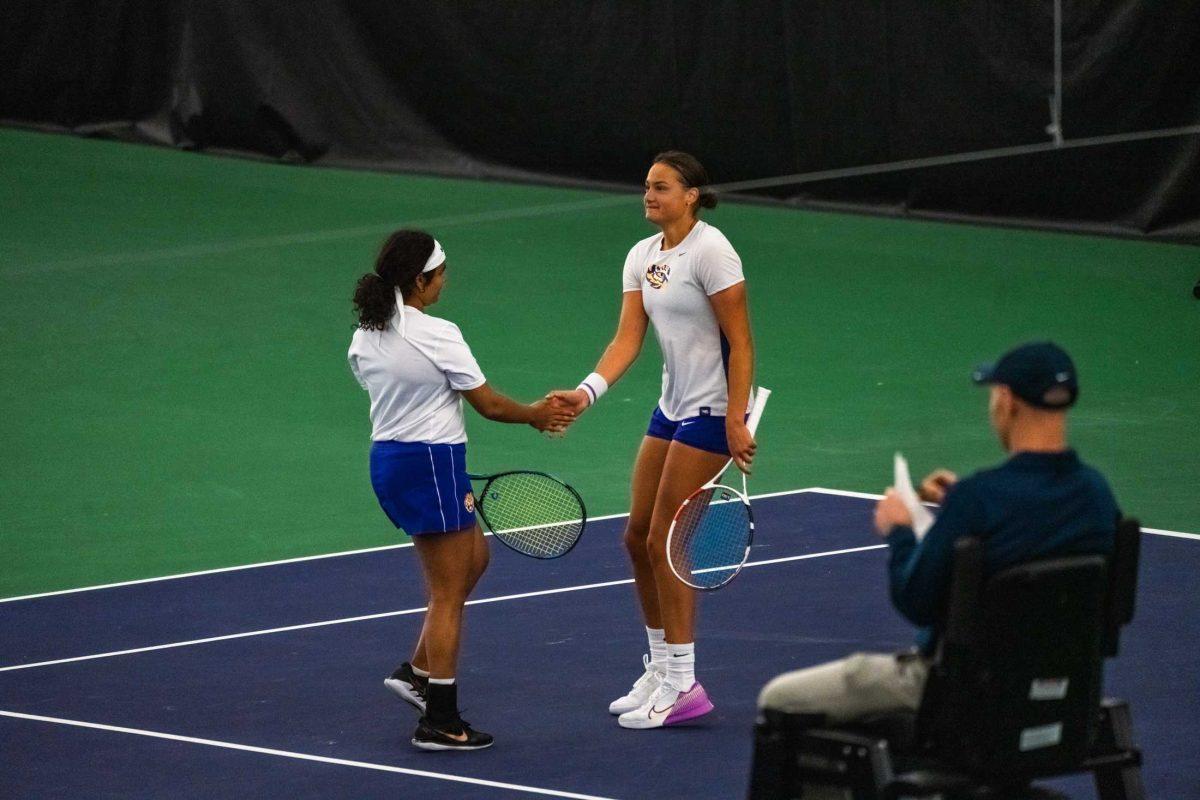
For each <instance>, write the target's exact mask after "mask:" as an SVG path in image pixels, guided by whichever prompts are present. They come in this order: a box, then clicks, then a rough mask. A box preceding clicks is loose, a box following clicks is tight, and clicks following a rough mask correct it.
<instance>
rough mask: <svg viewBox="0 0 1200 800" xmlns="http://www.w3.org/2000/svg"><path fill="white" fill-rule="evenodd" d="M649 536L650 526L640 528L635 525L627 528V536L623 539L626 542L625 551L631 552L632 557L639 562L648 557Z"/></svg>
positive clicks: (631, 524)
mask: <svg viewBox="0 0 1200 800" xmlns="http://www.w3.org/2000/svg"><path fill="white" fill-rule="evenodd" d="M649 534H650V528H649V527H648V526H639V525H634V524H633V523H630V524H629V525H626V526H625V535H624V536H623V537H622V539H623V541H624V542H625V549H626V550H628V551H629V555H630V556H631V557H633V558H635V559H639V560H640V559H643V558H645V557H646V539H647V538H648V537H649Z"/></svg>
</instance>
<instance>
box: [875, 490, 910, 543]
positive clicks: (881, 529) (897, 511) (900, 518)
mask: <svg viewBox="0 0 1200 800" xmlns="http://www.w3.org/2000/svg"><path fill="white" fill-rule="evenodd" d="M897 525H906V526H908V527H912V514H909V513H908V508H907V507H906V506H905V505H904V501H903V500H901V499H900V495H899V494H897V493H896V490H895V489H893V488H892V487H890V486H889V487H888V490H887V493H886V494H884V496H883V499H882V500H880V501H879V502H878V503H876V504H875V532H876V533H878V534H879V535H880V536H885V537H886V536H887V535H888V534H889V533H891V532H892V528H895V527H896V526H897Z"/></svg>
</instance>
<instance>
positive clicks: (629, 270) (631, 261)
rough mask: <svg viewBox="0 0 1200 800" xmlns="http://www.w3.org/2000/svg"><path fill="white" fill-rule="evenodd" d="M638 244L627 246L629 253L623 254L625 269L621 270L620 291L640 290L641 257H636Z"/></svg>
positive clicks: (638, 248)
mask: <svg viewBox="0 0 1200 800" xmlns="http://www.w3.org/2000/svg"><path fill="white" fill-rule="evenodd" d="M640 249H641V248H640V247H639V246H638V245H636V244H635V245H634V246H633V247H631V248H629V255H627V256H625V269H624V270H623V271H622V272H621V291H622V292H640V291H641V290H642V264H641V262H642V259H640V258H639V257H638V255H639V252H638V251H639V250H640Z"/></svg>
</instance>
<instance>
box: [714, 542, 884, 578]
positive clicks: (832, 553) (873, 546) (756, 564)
mask: <svg viewBox="0 0 1200 800" xmlns="http://www.w3.org/2000/svg"><path fill="white" fill-rule="evenodd" d="M883 547H887V545H886V544H869V545H867V546H865V547H847V548H846V549H845V550H828V551H826V552H824V553H808V554H806V555H802V556H784V557H783V558H768V559H764V560H763V561H747V562H746V563H745V564H743V565H742V566H743V567H761V566H764V565H766V564H782V563H784V562H785V561H803V560H804V559H806V558H820V557H821V556H840V555H841V554H842V553H861V552H862V551H863V550H879V549H880V548H883ZM736 566H737V564H726V565H725V566H723V567H705V568H704V569H694V570H692V574H693V575H700V574H701V573H704V572H719V571H720V570H723V569H733V568H734V567H736Z"/></svg>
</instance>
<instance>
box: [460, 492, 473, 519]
mask: <svg viewBox="0 0 1200 800" xmlns="http://www.w3.org/2000/svg"><path fill="white" fill-rule="evenodd" d="M463 508H465V509H466V510H467V513H468V514H473V513H475V495H473V494H471V493H470V492H467V493H466V494H465V495H463Z"/></svg>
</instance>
